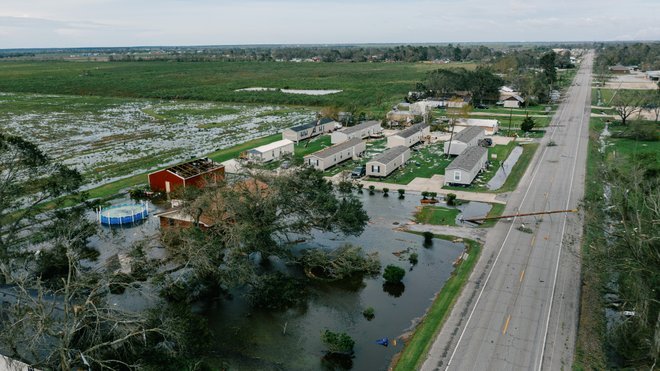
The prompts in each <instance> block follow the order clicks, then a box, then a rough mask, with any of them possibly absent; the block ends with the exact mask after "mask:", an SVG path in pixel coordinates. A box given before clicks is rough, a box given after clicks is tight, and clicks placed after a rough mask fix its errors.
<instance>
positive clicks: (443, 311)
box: [394, 236, 481, 371]
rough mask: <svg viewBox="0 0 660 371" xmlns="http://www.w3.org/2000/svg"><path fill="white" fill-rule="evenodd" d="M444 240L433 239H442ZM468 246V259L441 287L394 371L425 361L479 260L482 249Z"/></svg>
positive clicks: (414, 367) (472, 243) (413, 367)
mask: <svg viewBox="0 0 660 371" xmlns="http://www.w3.org/2000/svg"><path fill="white" fill-rule="evenodd" d="M443 237H444V236H436V238H443ZM464 241H465V242H466V246H467V253H468V257H467V259H465V260H463V261H462V263H461V264H460V265H459V266H458V267H456V269H455V270H454V272H453V273H452V276H451V277H450V278H449V280H447V282H446V283H445V284H444V286H443V287H442V290H440V292H439V293H438V295H437V296H436V297H435V300H433V304H431V308H429V310H428V312H427V313H426V316H424V319H423V320H422V321H421V322H420V323H419V324H418V325H417V328H415V332H414V334H413V336H412V338H411V339H410V340H409V341H408V342H407V343H406V345H405V348H404V349H403V353H402V354H401V357H399V359H398V361H397V362H396V366H395V367H394V370H396V371H408V370H419V368H420V366H421V365H422V363H423V362H424V359H425V358H424V357H425V355H426V354H427V353H428V350H429V349H430V347H431V345H432V344H433V340H434V339H435V336H436V334H437V333H438V332H439V331H440V329H441V328H442V325H443V324H444V322H445V319H446V318H447V316H448V315H449V313H450V311H451V309H452V307H453V306H454V303H455V302H456V299H457V298H458V296H459V295H460V293H461V291H462V290H463V286H464V285H465V282H467V279H468V277H469V276H470V273H471V272H472V269H473V268H474V265H475V264H476V263H477V261H478V260H479V254H481V245H479V243H477V242H475V241H471V240H464Z"/></svg>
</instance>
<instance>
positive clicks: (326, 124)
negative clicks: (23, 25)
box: [282, 118, 338, 143]
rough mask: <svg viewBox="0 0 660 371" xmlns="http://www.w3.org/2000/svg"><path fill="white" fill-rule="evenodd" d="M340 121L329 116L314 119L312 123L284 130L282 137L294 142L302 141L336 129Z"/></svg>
mask: <svg viewBox="0 0 660 371" xmlns="http://www.w3.org/2000/svg"><path fill="white" fill-rule="evenodd" d="M337 124H338V123H337V122H336V121H334V120H332V119H329V118H322V119H320V120H314V121H312V122H310V123H307V124H303V125H298V126H294V127H291V128H288V129H284V130H283V131H282V139H288V140H290V141H293V142H296V143H298V142H300V141H301V140H303V139H307V138H311V137H315V136H317V135H321V134H323V133H329V132H331V131H333V130H335V125H337Z"/></svg>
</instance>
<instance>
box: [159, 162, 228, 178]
mask: <svg viewBox="0 0 660 371" xmlns="http://www.w3.org/2000/svg"><path fill="white" fill-rule="evenodd" d="M223 167H224V165H222V164H219V163H217V162H214V161H212V160H210V159H208V158H199V159H197V160H192V161H189V162H185V163H183V164H179V165H174V166H172V167H168V168H167V169H165V170H166V171H169V172H171V173H173V174H175V175H178V176H180V177H181V178H183V179H190V178H192V177H195V176H198V175H201V174H204V173H208V172H210V171H214V170H217V169H220V168H223ZM152 174H153V173H152Z"/></svg>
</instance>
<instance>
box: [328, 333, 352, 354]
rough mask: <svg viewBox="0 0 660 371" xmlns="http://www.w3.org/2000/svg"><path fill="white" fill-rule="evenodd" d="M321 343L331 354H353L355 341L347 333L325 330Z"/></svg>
mask: <svg viewBox="0 0 660 371" xmlns="http://www.w3.org/2000/svg"><path fill="white" fill-rule="evenodd" d="M321 341H322V342H323V344H325V347H326V348H327V349H328V352H330V353H345V354H351V353H353V347H354V346H355V341H354V340H353V339H352V338H351V337H350V336H348V334H347V333H345V332H332V331H330V330H327V329H326V330H325V331H323V332H322V333H321Z"/></svg>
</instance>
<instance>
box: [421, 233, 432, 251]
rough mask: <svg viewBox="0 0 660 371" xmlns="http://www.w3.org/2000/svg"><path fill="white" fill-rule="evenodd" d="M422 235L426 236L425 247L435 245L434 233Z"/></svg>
mask: <svg viewBox="0 0 660 371" xmlns="http://www.w3.org/2000/svg"><path fill="white" fill-rule="evenodd" d="M422 235H423V236H424V246H426V247H428V246H431V245H433V233H432V232H429V231H426V232H424V233H422Z"/></svg>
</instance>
